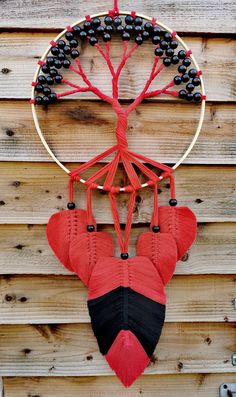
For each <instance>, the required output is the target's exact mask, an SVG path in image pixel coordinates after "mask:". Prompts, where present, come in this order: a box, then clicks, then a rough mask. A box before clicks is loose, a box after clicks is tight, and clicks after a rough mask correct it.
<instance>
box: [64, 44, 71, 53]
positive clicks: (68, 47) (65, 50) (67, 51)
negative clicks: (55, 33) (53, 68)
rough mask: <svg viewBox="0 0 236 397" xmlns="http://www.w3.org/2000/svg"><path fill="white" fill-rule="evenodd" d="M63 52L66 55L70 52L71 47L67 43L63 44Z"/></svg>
mask: <svg viewBox="0 0 236 397" xmlns="http://www.w3.org/2000/svg"><path fill="white" fill-rule="evenodd" d="M63 51H64V53H65V54H66V55H69V54H70V52H71V48H70V46H69V45H65V47H64V50H63Z"/></svg>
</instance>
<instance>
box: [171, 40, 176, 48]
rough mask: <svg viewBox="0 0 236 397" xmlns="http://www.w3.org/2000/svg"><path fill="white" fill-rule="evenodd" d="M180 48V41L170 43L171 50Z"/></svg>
mask: <svg viewBox="0 0 236 397" xmlns="http://www.w3.org/2000/svg"><path fill="white" fill-rule="evenodd" d="M177 47H178V41H177V40H172V41H171V42H170V48H173V50H175V49H176V48H177Z"/></svg>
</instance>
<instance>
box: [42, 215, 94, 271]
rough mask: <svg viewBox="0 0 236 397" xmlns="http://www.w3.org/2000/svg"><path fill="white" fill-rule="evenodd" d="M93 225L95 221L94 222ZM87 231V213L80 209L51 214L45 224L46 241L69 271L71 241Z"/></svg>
mask: <svg viewBox="0 0 236 397" xmlns="http://www.w3.org/2000/svg"><path fill="white" fill-rule="evenodd" d="M94 225H95V221H94ZM86 230H87V212H86V211H84V210H81V209H75V210H64V211H60V212H57V213H56V214H53V215H52V216H51V218H50V219H49V222H48V224H47V229H46V233H47V239H48V242H49V245H50V247H51V248H52V250H53V251H54V253H55V255H56V256H57V258H58V259H59V260H60V262H61V263H62V264H63V265H64V266H65V267H66V268H67V269H69V270H70V271H73V268H72V266H71V263H70V258H69V249H70V244H71V242H72V241H73V239H74V238H75V237H76V236H78V234H79V233H83V232H86Z"/></svg>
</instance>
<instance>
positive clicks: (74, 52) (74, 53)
mask: <svg viewBox="0 0 236 397" xmlns="http://www.w3.org/2000/svg"><path fill="white" fill-rule="evenodd" d="M70 55H71V58H72V59H75V58H78V57H79V56H80V52H79V50H72V51H71V54H70Z"/></svg>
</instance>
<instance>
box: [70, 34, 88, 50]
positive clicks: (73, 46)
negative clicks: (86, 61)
mask: <svg viewBox="0 0 236 397" xmlns="http://www.w3.org/2000/svg"><path fill="white" fill-rule="evenodd" d="M90 36H91V35H90ZM78 44H79V43H78V40H76V39H73V40H71V42H70V46H71V47H72V48H76V47H78Z"/></svg>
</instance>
